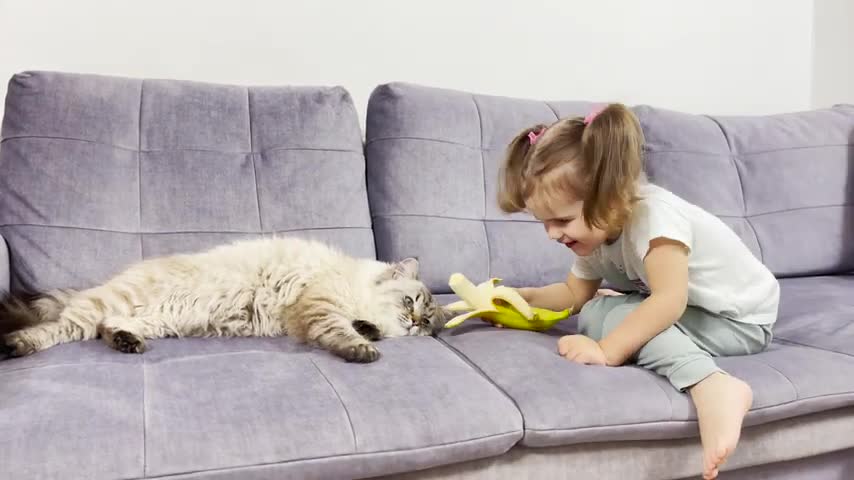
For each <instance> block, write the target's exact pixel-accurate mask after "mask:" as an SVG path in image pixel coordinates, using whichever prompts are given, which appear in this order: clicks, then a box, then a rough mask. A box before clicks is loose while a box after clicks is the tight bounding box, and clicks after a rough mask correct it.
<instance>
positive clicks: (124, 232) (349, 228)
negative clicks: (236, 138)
mask: <svg viewBox="0 0 854 480" xmlns="http://www.w3.org/2000/svg"><path fill="white" fill-rule="evenodd" d="M0 227H39V228H59V229H63V230H83V231H88V232H103V233H120V234H123V235H135V234H140V235H188V234H196V233H217V234H227V233H234V234H244V235H262V234H274V235H275V234H277V233H291V232H312V231H316V230H371V227H369V226H368V227H308V228H287V229H282V230H272V231H269V232H252V231H243V230H180V231H174V232H126V231H123V230H110V229H106V228H92V227H75V226H71V225H39V224H37V223H9V224H4V225H0Z"/></svg>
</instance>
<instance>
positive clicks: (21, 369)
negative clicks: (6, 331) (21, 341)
mask: <svg viewBox="0 0 854 480" xmlns="http://www.w3.org/2000/svg"><path fill="white" fill-rule="evenodd" d="M107 365H127V366H133V365H136V363H123V362H109V361H107V362H105V361H98V362H77V363H49V364H45V365H33V366H29V367H18V368H6V369H2V370H0V377H2V376H3V375H6V374H9V373H16V372H25V371H29V370H43V369H49V368H57V367H81V366H86V367H101V366H107Z"/></svg>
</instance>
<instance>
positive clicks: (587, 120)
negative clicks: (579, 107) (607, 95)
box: [584, 107, 605, 125]
mask: <svg viewBox="0 0 854 480" xmlns="http://www.w3.org/2000/svg"><path fill="white" fill-rule="evenodd" d="M603 110H605V107H600V108H596V109H593V110H592V111H591V112H590V113H588V114H587V116H586V117H584V124H585V125H590V122H592V121H593V120H596V117H598V116H599V114H600V113H602V111H603Z"/></svg>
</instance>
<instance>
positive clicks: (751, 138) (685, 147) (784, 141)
mask: <svg viewBox="0 0 854 480" xmlns="http://www.w3.org/2000/svg"><path fill="white" fill-rule="evenodd" d="M634 110H635V113H636V114H637V115H638V117H639V119H640V121H641V126H642V127H643V131H644V137H645V140H646V151H645V166H646V170H647V173H648V175H649V177H650V180H652V181H653V182H655V183H657V184H659V185H661V186H662V187H665V188H667V189H668V190H671V191H673V192H674V193H675V194H677V195H679V196H680V197H682V198H684V199H685V200H688V201H689V202H691V203H694V204H696V205H699V206H700V207H702V208H704V209H706V210H708V211H710V212H711V213H713V214H715V215H717V216H718V217H721V219H722V220H724V221H725V222H726V223H727V224H729V225H730V226H731V227H732V228H733V230H735V231H736V232H737V233H738V234H739V235H740V236H741V238H742V239H743V240H744V241H745V243H747V245H748V246H749V247H750V248H751V249H752V251H753V252H754V254H756V255H757V256H758V257H759V258H761V259H762V261H763V263H765V265H767V266H768V268H770V269H771V271H772V272H774V273H775V274H776V275H778V276H782V277H790V276H807V275H820V274H835V273H846V272H850V271H852V270H854V241H852V235H854V233H852V232H854V207H852V205H854V204H852V199H854V166H853V165H852V163H851V158H854V153H852V152H854V146H852V143H853V142H852V138H854V106H850V105H839V106H836V107H833V108H829V109H822V110H814V111H809V112H799V113H789V114H780V115H769V116H750V117H717V116H706V115H689V114H685V113H679V112H673V111H668V110H663V109H658V108H653V107H648V106H640V107H637V108H635V109H634ZM804 245H821V248H804Z"/></svg>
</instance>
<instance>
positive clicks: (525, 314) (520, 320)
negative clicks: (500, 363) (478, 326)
mask: <svg viewBox="0 0 854 480" xmlns="http://www.w3.org/2000/svg"><path fill="white" fill-rule="evenodd" d="M499 283H501V279H500V278H491V279H489V280H487V281H485V282H483V283H481V284H479V285H475V284H473V283H472V282H471V281H469V279H467V278H466V277H465V275H463V274H461V273H454V274H452V275H451V278H450V279H449V280H448V286H450V287H451V290H453V291H454V293H456V294H457V296H458V297H460V298H461V299H462V300H460V301H458V302H454V303H452V304H450V305H446V306H445V308H446V309H448V310H451V311H454V312H467V313H463V314H461V315H457V316H456V317H454V318H452V319H451V320H450V321H449V322H448V323H446V324H445V328H454V327H456V326H458V325H460V324H461V323H463V322H465V321H466V320H468V319H470V318H476V317H478V318H483V319H486V320H489V321H491V322H493V323H499V324H501V325H503V326H505V327H508V328H515V329H519V330H534V331H543V330H548V329H549V328H551V327H553V326H554V325H555V324H556V323H558V322H560V321H561V320H564V319H565V318H567V317H569V316H570V315H571V313H572V312H571V310H570V309H567V310H563V311H560V312H555V311H552V310H547V309H544V308H535V307H531V306H530V305H528V302H526V301H525V299H524V298H522V296H521V295H519V292H517V291H516V290H514V289H512V288H509V287H505V286H503V285H499Z"/></svg>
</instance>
